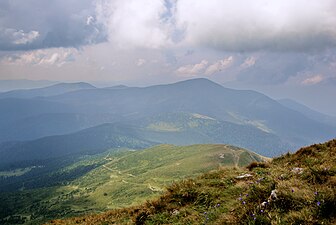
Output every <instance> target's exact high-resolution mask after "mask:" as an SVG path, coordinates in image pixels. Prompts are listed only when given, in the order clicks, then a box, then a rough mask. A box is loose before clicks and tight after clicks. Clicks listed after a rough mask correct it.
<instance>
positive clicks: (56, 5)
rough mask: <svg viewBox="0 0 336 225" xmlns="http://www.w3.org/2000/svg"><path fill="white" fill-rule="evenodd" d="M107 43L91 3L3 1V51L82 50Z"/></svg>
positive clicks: (86, 0)
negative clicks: (85, 46) (96, 44)
mask: <svg viewBox="0 0 336 225" xmlns="http://www.w3.org/2000/svg"><path fill="white" fill-rule="evenodd" d="M105 40H106V33H105V31H104V29H103V26H102V25H101V24H98V23H97V21H96V19H95V8H94V2H93V1H91V0H81V1H78V0H68V1H64V0H50V1H43V0H27V1H19V0H2V1H1V2H0V51H1V50H4V51H10V50H31V49H42V48H53V47H79V46H82V45H86V44H93V43H99V42H102V41H105Z"/></svg>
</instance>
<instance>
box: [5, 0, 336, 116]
mask: <svg viewBox="0 0 336 225" xmlns="http://www.w3.org/2000/svg"><path fill="white" fill-rule="evenodd" d="M335 12H336V1H334V0H319V1H316V0H295V1H293V0H273V1H269V0H253V1H251V0H207V1H204V0H48V1H45V0H25V1H22V0H1V1H0V80H12V79H13V80H15V79H29V80H57V81H68V82H71V81H88V82H91V83H94V84H96V85H105V86H108V85H117V84H126V85H131V86H146V85H153V84H161V83H171V82H176V81H180V80H186V79H192V78H199V77H205V78H208V79H210V80H213V81H215V82H218V83H220V84H222V85H223V86H226V87H231V88H236V89H251V90H256V91H260V92H262V93H264V94H267V95H269V96H270V97H272V98H276V99H278V98H292V99H294V100H297V101H299V102H301V103H303V104H305V105H307V106H309V107H311V108H313V109H317V110H319V111H322V112H324V113H328V114H331V115H335V116H336V104H335V100H334V98H335V96H336V51H335V49H336V13H335Z"/></svg>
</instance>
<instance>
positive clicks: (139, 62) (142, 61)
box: [136, 59, 146, 66]
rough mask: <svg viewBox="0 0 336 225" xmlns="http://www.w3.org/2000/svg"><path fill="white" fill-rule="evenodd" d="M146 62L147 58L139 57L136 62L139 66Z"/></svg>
mask: <svg viewBox="0 0 336 225" xmlns="http://www.w3.org/2000/svg"><path fill="white" fill-rule="evenodd" d="M145 63H146V60H145V59H138V61H137V62H136V65H137V66H142V65H143V64H145Z"/></svg>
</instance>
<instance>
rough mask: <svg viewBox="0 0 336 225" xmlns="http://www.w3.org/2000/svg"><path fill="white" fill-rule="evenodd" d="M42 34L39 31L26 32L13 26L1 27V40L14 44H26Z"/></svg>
mask: <svg viewBox="0 0 336 225" xmlns="http://www.w3.org/2000/svg"><path fill="white" fill-rule="evenodd" d="M39 36H40V34H39V32H38V31H35V30H32V31H29V32H24V31H23V30H16V29H12V28H5V29H0V42H1V41H3V42H8V43H11V44H14V45H25V44H29V43H32V42H34V41H35V40H36V39H37V38H38V37H39Z"/></svg>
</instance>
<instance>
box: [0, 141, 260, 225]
mask: <svg viewBox="0 0 336 225" xmlns="http://www.w3.org/2000/svg"><path fill="white" fill-rule="evenodd" d="M256 160H257V161H261V160H262V157H261V156H259V155H257V154H255V153H252V152H248V151H246V150H244V149H241V148H237V147H233V146H229V145H192V146H179V147H178V146H173V145H159V146H156V147H152V148H149V149H145V150H140V151H132V150H122V151H119V152H114V151H111V152H110V153H105V154H101V155H99V156H94V157H92V156H91V157H87V158H84V159H83V160H81V161H80V162H78V163H76V164H74V165H71V166H68V167H66V168H64V169H62V171H60V173H61V174H63V173H67V172H70V171H72V170H76V168H78V167H81V166H89V165H100V166H98V167H97V168H95V169H93V170H92V171H90V172H89V173H87V174H86V175H84V176H82V177H80V178H78V179H76V180H74V181H72V182H66V183H64V184H62V185H59V186H56V187H50V188H43V189H34V190H25V191H22V192H14V193H11V194H6V195H1V196H0V200H1V201H2V202H3V203H4V204H2V206H1V205H0V213H1V214H2V215H18V216H25V219H24V220H26V222H27V223H32V224H37V223H40V222H43V221H47V220H50V219H53V218H64V217H65V216H66V217H68V216H76V215H81V214H86V213H98V212H102V211H106V210H108V209H115V208H122V207H129V206H134V205H139V204H143V203H144V202H145V201H146V200H149V199H154V198H157V197H158V196H160V195H161V194H162V193H164V191H165V187H166V186H169V185H171V184H172V183H173V182H175V181H178V180H181V179H188V178H193V177H196V176H199V175H200V174H202V173H204V172H208V171H210V170H214V169H217V168H218V167H224V166H228V167H236V166H246V165H248V164H249V163H250V162H252V161H256ZM7 210H8V213H6V211H7ZM3 217H6V216H3ZM0 219H1V218H0ZM10 220H11V222H12V223H13V222H14V223H18V222H19V221H20V219H19V220H17V221H16V222H15V218H14V220H13V218H10ZM28 221H29V222H28ZM0 223H6V220H3V221H1V220H0Z"/></svg>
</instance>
